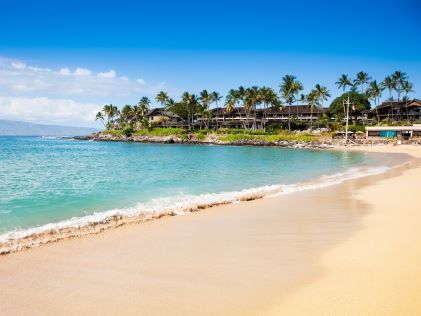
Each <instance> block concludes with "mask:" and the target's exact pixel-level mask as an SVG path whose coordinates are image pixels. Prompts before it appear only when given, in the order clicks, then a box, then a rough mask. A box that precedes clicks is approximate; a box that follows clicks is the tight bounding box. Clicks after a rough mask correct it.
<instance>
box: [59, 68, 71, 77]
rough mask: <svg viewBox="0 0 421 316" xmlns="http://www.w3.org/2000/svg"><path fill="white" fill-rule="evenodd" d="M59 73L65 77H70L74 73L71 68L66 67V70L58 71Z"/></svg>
mask: <svg viewBox="0 0 421 316" xmlns="http://www.w3.org/2000/svg"><path fill="white" fill-rule="evenodd" d="M58 73H59V74H60V75H63V76H68V75H70V74H71V73H72V72H71V71H70V69H69V68H67V67H65V68H61V69H60V70H59V71H58Z"/></svg>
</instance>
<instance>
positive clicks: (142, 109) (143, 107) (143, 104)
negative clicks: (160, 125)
mask: <svg viewBox="0 0 421 316" xmlns="http://www.w3.org/2000/svg"><path fill="white" fill-rule="evenodd" d="M150 104H151V101H150V100H149V98H148V97H142V98H141V99H140V101H139V103H138V104H137V105H138V107H139V113H140V115H141V117H142V118H144V117H145V115H146V114H148V111H149V105H150Z"/></svg>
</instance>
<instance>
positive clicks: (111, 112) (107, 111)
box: [97, 104, 119, 128]
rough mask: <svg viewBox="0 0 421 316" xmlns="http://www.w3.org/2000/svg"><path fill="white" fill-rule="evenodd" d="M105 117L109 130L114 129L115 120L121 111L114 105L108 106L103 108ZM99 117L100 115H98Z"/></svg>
mask: <svg viewBox="0 0 421 316" xmlns="http://www.w3.org/2000/svg"><path fill="white" fill-rule="evenodd" d="M102 113H103V116H104V117H105V116H106V117H107V128H113V126H114V118H115V117H117V116H118V115H119V111H118V109H117V107H116V106H114V105H112V104H106V105H104V107H103V108H102ZM97 115H98V113H97Z"/></svg>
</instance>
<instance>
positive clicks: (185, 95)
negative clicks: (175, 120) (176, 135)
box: [181, 91, 191, 129]
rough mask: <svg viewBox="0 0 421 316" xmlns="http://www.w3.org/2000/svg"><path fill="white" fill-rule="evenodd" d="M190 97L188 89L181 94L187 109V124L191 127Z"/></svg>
mask: <svg viewBox="0 0 421 316" xmlns="http://www.w3.org/2000/svg"><path fill="white" fill-rule="evenodd" d="M190 99H191V96H190V93H189V92H187V91H185V92H183V94H182V95H181V102H182V103H183V105H184V107H185V109H186V114H187V125H188V128H189V129H190Z"/></svg>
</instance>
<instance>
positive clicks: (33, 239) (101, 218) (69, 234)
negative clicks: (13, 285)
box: [0, 146, 407, 255]
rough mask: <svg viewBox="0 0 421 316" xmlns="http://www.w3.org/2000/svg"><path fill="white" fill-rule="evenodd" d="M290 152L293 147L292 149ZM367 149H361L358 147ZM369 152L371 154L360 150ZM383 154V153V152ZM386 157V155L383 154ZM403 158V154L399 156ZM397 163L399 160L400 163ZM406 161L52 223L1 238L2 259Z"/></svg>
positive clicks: (324, 183)
mask: <svg viewBox="0 0 421 316" xmlns="http://www.w3.org/2000/svg"><path fill="white" fill-rule="evenodd" d="M289 148H290V149H291V148H293V147H289ZM300 148H301V149H310V150H325V149H326V148H322V147H318V148H307V147H300ZM353 148H354V147H345V146H335V147H333V148H329V150H333V151H342V152H343V151H355V150H353ZM358 148H360V149H363V148H361V147H357V148H356V150H358ZM360 151H365V152H366V151H367V150H360ZM380 153H382V152H381V151H380ZM383 154H384V153H383ZM397 155H403V154H397ZM396 160H397V159H396ZM406 160H407V158H406V157H401V159H400V160H399V161H400V162H395V163H394V165H393V166H388V167H386V166H382V167H381V168H380V169H377V168H373V166H371V167H370V168H362V167H361V166H359V167H356V168H352V169H349V170H345V171H344V172H340V173H338V174H329V175H326V176H328V179H323V177H321V178H316V179H312V180H310V181H306V182H301V183H293V184H290V185H284V184H272V185H265V186H261V187H256V188H249V189H244V190H241V191H232V192H223V193H220V194H210V196H207V195H206V194H204V195H199V196H196V197H195V200H194V201H187V202H185V203H181V205H180V206H178V207H175V206H173V205H167V206H162V207H161V209H157V210H154V211H152V212H144V211H143V210H141V209H137V208H134V209H133V210H131V211H130V212H129V213H125V212H121V211H120V210H119V209H118V210H116V211H114V210H109V211H104V212H98V213H94V214H89V215H86V216H83V217H74V218H69V219H66V220H63V221H60V222H52V223H48V224H44V225H41V226H38V227H33V228H28V229H22V230H17V231H11V232H8V233H4V234H0V255H7V254H10V253H14V252H18V251H23V250H27V249H32V248H36V247H40V246H43V245H46V244H49V243H55V242H60V241H62V240H65V239H69V238H79V237H84V236H88V235H95V234H99V233H102V232H104V231H106V230H109V229H114V228H118V227H121V226H124V225H128V224H140V223H145V222H148V221H154V220H158V219H161V218H163V217H167V216H176V215H180V214H187V213H193V212H197V211H201V210H204V209H207V208H214V207H218V206H222V205H228V204H234V203H239V202H247V201H253V200H257V199H262V198H265V197H268V196H272V195H279V194H285V193H287V194H288V193H291V192H296V191H305V190H314V189H317V188H323V187H325V186H331V185H336V184H339V183H342V182H344V181H348V180H350V179H354V178H359V177H366V176H370V175H374V174H377V173H382V172H384V169H383V168H389V167H396V166H397V165H399V164H401V163H404V162H405V161H406Z"/></svg>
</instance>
